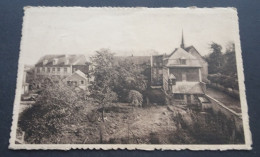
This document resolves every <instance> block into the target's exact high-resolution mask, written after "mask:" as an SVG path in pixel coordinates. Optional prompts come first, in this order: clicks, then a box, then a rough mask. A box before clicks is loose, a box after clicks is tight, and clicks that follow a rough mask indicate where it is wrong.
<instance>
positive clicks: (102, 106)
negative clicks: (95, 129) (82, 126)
mask: <svg viewBox="0 0 260 157" xmlns="http://www.w3.org/2000/svg"><path fill="white" fill-rule="evenodd" d="M102 121H103V122H105V120H104V106H102Z"/></svg>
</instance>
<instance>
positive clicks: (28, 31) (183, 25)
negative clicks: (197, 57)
mask: <svg viewBox="0 0 260 157" xmlns="http://www.w3.org/2000/svg"><path fill="white" fill-rule="evenodd" d="M182 30H183V32H184V39H185V45H186V46H189V45H194V46H195V47H196V49H197V50H198V51H199V52H200V53H201V54H202V55H206V54H208V53H209V44H210V43H211V42H212V41H214V42H216V43H219V44H221V45H222V46H223V47H225V46H226V45H227V43H228V42H230V41H238V39H236V38H238V26H237V15H236V12H235V11H234V10H233V9H231V8H229V9H223V8H222V9H220V8H218V9H176V8H168V9H165V8H161V9H147V8H131V9H130V8H128V9H126V8H72V7H71V8H62V7H59V8H54V7H53V8H50V7H48V8H37V7H28V8H25V17H24V23H23V30H22V42H21V55H20V57H21V59H20V62H24V63H26V64H34V63H36V62H37V60H38V59H39V58H40V57H41V56H43V55H46V54H86V55H87V56H90V55H93V54H94V52H95V51H96V50H100V49H102V48H108V49H110V50H111V51H113V52H115V53H116V54H117V55H132V54H133V55H135V56H137V55H150V54H151V53H155V52H157V53H170V52H172V51H173V50H174V49H175V48H177V47H179V46H180V42H181V32H182Z"/></svg>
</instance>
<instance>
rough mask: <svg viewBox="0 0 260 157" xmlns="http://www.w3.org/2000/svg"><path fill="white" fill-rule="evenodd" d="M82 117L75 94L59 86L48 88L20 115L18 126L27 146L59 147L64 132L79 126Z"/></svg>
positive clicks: (82, 105)
mask: <svg viewBox="0 0 260 157" xmlns="http://www.w3.org/2000/svg"><path fill="white" fill-rule="evenodd" d="M86 113H87V107H86V104H85V102H84V101H83V100H81V99H79V96H78V93H77V92H75V91H74V90H72V89H71V88H70V87H68V86H67V85H65V84H63V83H54V84H48V85H46V87H45V88H44V89H43V90H42V92H41V94H40V95H39V97H38V99H37V101H36V103H35V104H34V105H33V106H32V107H30V108H28V109H27V110H25V111H24V112H23V113H22V114H21V117H20V118H19V122H18V126H19V127H20V128H21V129H22V130H23V131H25V141H26V142H28V143H59V142H60V139H61V137H62V134H63V133H64V130H66V131H68V132H69V130H70V129H72V128H71V125H80V123H81V122H82V121H84V118H85V117H86V116H85V115H86Z"/></svg>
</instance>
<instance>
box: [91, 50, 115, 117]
mask: <svg viewBox="0 0 260 157" xmlns="http://www.w3.org/2000/svg"><path fill="white" fill-rule="evenodd" d="M91 60H92V63H93V66H94V70H93V72H92V75H93V76H94V82H92V83H91V86H90V93H91V97H92V98H93V99H94V100H95V102H97V103H98V104H99V105H100V106H101V108H102V120H103V121H104V107H105V106H107V105H109V104H111V103H112V102H113V101H116V100H117V94H116V93H115V92H113V91H112V89H111V88H112V85H113V84H115V81H116V79H115V78H116V77H117V75H118V72H117V71H116V70H115V68H114V66H113V54H112V53H110V52H109V50H101V51H97V52H96V55H94V56H93V57H91Z"/></svg>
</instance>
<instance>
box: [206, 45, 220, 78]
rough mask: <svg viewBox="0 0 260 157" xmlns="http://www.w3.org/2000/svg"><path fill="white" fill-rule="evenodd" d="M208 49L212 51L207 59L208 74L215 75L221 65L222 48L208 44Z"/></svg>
mask: <svg viewBox="0 0 260 157" xmlns="http://www.w3.org/2000/svg"><path fill="white" fill-rule="evenodd" d="M210 49H211V50H212V53H211V54H210V55H209V56H208V58H207V61H208V70H209V74H215V73H217V72H219V70H220V69H221V66H222V64H223V58H222V51H221V50H222V46H221V45H219V44H217V43H214V42H212V43H211V44H210Z"/></svg>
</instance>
